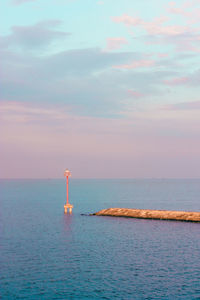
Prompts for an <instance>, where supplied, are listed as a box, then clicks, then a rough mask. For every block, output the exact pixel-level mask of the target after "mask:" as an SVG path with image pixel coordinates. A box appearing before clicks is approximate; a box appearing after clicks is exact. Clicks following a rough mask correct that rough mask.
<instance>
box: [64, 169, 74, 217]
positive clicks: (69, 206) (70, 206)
mask: <svg viewBox="0 0 200 300" xmlns="http://www.w3.org/2000/svg"><path fill="white" fill-rule="evenodd" d="M64 176H65V177H66V198H67V199H66V204H65V205H64V211H65V214H67V210H68V209H69V213H70V214H71V213H72V208H73V205H72V204H69V194H68V191H69V188H68V185H69V177H71V173H70V171H69V170H68V169H66V170H65V173H64Z"/></svg>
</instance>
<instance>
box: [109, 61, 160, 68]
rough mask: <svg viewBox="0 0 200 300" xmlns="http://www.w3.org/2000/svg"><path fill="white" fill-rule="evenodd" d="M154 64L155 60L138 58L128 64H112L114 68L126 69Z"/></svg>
mask: <svg viewBox="0 0 200 300" xmlns="http://www.w3.org/2000/svg"><path fill="white" fill-rule="evenodd" d="M154 64H155V61H153V60H138V61H133V62H132V63H130V64H124V65H117V66H113V68H115V69H127V70H128V69H136V68H146V67H151V66H153V65H154Z"/></svg>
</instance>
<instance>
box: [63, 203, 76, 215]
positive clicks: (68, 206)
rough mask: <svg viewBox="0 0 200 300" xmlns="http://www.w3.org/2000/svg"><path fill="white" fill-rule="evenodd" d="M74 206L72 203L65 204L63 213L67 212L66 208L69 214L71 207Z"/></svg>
mask: <svg viewBox="0 0 200 300" xmlns="http://www.w3.org/2000/svg"><path fill="white" fill-rule="evenodd" d="M73 207H74V206H73V205H72V204H69V203H68V204H65V205H64V212H65V214H67V210H68V209H69V213H70V214H71V213H72V208H73Z"/></svg>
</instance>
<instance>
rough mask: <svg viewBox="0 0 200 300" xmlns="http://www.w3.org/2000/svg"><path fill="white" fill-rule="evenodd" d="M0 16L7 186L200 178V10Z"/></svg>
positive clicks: (139, 4) (53, 2) (0, 126)
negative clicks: (12, 181) (68, 177)
mask: <svg viewBox="0 0 200 300" xmlns="http://www.w3.org/2000/svg"><path fill="white" fill-rule="evenodd" d="M0 11H1V12H0V20H1V21H0V25H1V26H0V52H1V53H0V57H1V68H0V86H1V88H0V149H1V150H0V161H1V167H0V178H61V177H63V173H64V170H65V169H66V168H69V169H70V171H71V173H72V176H73V177H74V178H199V177H200V1H199V0H198V1H197V0H190V1H189V0H186V1H184V0H176V1H168V0H163V1H158V0H140V1H132V0H117V1H116V0H4V1H1V4H0Z"/></svg>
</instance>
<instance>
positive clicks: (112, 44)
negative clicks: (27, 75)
mask: <svg viewBox="0 0 200 300" xmlns="http://www.w3.org/2000/svg"><path fill="white" fill-rule="evenodd" d="M125 44H128V41H127V40H126V39H125V38H123V37H116V38H107V46H106V49H107V50H116V49H119V48H120V47H121V46H122V45H125Z"/></svg>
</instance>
